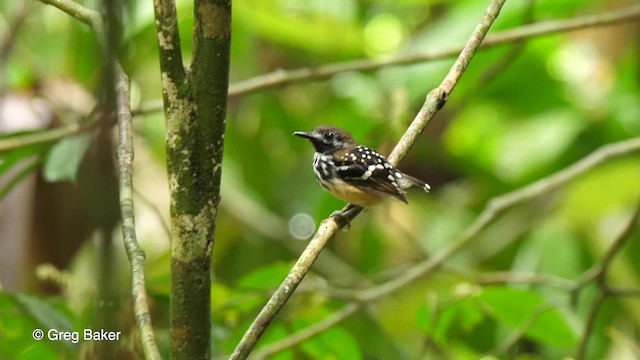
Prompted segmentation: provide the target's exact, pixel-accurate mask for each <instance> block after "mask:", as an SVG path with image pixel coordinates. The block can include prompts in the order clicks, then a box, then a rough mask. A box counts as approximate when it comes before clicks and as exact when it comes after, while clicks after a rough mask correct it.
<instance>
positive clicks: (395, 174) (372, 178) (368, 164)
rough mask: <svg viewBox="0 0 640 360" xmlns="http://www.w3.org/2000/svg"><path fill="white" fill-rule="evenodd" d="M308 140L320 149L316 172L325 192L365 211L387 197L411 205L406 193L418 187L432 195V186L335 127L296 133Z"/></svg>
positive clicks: (315, 159)
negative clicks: (399, 168) (408, 173)
mask: <svg viewBox="0 0 640 360" xmlns="http://www.w3.org/2000/svg"><path fill="white" fill-rule="evenodd" d="M293 134H294V135H296V136H300V137H303V138H306V139H308V140H309V141H311V144H313V147H314V148H315V149H316V153H315V154H314V155H313V171H314V172H315V174H316V178H317V179H318V182H319V183H320V186H322V187H323V188H324V189H325V190H327V191H329V192H330V193H331V194H333V195H334V196H335V197H337V198H340V199H342V200H344V201H347V202H349V203H351V204H354V205H358V206H361V207H364V208H368V207H371V206H373V205H375V204H377V203H378V202H380V201H381V200H382V199H384V198H386V197H390V196H391V197H394V198H396V199H398V200H400V201H403V202H405V203H406V202H407V195H406V193H405V189H407V188H410V187H411V186H417V187H421V188H422V189H424V191H426V192H429V189H430V188H431V187H430V186H429V184H427V183H425V182H424V181H422V180H420V179H417V178H415V177H413V176H410V175H407V174H405V173H403V172H402V171H400V170H398V169H396V168H395V167H394V166H393V165H391V164H390V163H389V162H388V161H387V159H386V158H385V157H384V156H382V155H380V154H379V153H378V152H377V151H375V150H373V149H371V148H368V147H366V146H364V145H358V144H357V143H356V142H355V140H354V139H353V137H352V136H351V134H349V133H348V132H346V131H344V130H341V129H338V128H336V127H333V126H326V125H323V126H318V127H317V128H315V129H313V131H311V132H302V131H296V132H295V133H293Z"/></svg>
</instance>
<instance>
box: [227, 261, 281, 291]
mask: <svg viewBox="0 0 640 360" xmlns="http://www.w3.org/2000/svg"><path fill="white" fill-rule="evenodd" d="M289 270H291V265H290V264H286V263H283V262H278V263H275V264H271V265H267V266H265V267H263V268H260V269H258V270H256V271H254V272H252V273H250V274H247V275H245V276H244V277H243V278H242V279H240V281H239V282H238V286H239V287H242V288H245V289H254V290H266V289H273V288H275V287H277V286H278V285H280V283H281V282H282V280H284V278H285V277H286V276H287V274H288V273H289Z"/></svg>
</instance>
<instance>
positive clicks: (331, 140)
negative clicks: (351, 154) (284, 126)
mask: <svg viewBox="0 0 640 360" xmlns="http://www.w3.org/2000/svg"><path fill="white" fill-rule="evenodd" d="M293 135H296V136H300V137H303V138H306V139H308V140H309V141H311V144H313V147H314V148H315V149H316V151H317V152H319V153H326V152H333V151H337V150H340V149H344V148H347V147H349V146H353V145H355V144H356V142H355V141H354V140H353V137H352V136H351V134H349V133H348V132H346V131H344V130H342V129H338V128H337V127H334V126H327V125H322V126H318V127H317V128H315V129H313V131H310V132H304V131H296V132H294V133H293Z"/></svg>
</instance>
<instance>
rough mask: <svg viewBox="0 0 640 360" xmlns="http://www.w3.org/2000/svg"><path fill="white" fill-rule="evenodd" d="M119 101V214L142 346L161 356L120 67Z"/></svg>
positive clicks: (148, 356) (125, 85)
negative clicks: (136, 215)
mask: <svg viewBox="0 0 640 360" xmlns="http://www.w3.org/2000/svg"><path fill="white" fill-rule="evenodd" d="M116 75H117V83H116V96H117V98H116V101H117V114H118V135H119V143H118V170H119V171H118V172H119V174H120V180H119V182H120V214H121V217H122V237H123V239H124V246H125V248H126V250H127V256H128V257H129V262H130V263H131V289H132V295H133V309H134V313H135V316H136V323H137V324H138V329H139V330H140V337H141V341H142V349H143V350H144V354H145V358H146V359H152V360H155V359H160V353H159V352H158V347H157V345H156V336H155V334H154V333H153V327H152V325H151V315H150V314H149V304H148V301H147V291H146V289H145V285H144V284H145V282H144V259H145V256H144V251H143V250H142V248H141V247H140V244H138V240H137V239H136V228H135V219H134V216H133V214H134V211H133V210H134V209H133V135H132V133H133V131H132V130H131V104H130V102H129V79H128V78H127V76H126V75H125V74H124V72H122V70H121V69H120V68H119V67H118V68H117V71H116Z"/></svg>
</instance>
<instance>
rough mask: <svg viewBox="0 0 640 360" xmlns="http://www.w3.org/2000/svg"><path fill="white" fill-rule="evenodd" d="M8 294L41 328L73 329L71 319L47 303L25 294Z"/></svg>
mask: <svg viewBox="0 0 640 360" xmlns="http://www.w3.org/2000/svg"><path fill="white" fill-rule="evenodd" d="M8 295H9V296H10V297H11V299H12V300H13V301H14V303H15V304H16V305H17V306H18V307H20V308H21V309H22V311H23V312H24V313H26V314H27V315H28V316H29V317H31V318H32V319H33V320H34V321H35V322H36V324H37V325H38V326H41V327H42V329H43V330H45V329H56V330H58V331H73V328H72V323H71V320H70V319H69V318H68V317H67V316H66V315H65V314H63V313H62V312H60V311H59V310H57V309H56V308H54V307H53V306H51V305H49V304H48V303H46V302H44V301H42V300H40V299H38V298H36V297H33V296H29V295H26V294H21V293H13V294H8ZM45 331H46V330H45Z"/></svg>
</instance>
